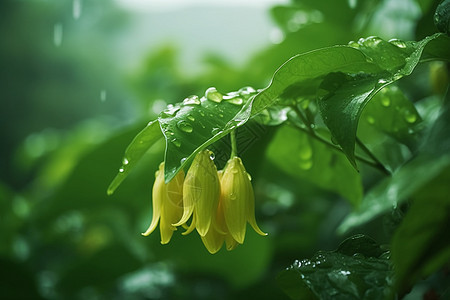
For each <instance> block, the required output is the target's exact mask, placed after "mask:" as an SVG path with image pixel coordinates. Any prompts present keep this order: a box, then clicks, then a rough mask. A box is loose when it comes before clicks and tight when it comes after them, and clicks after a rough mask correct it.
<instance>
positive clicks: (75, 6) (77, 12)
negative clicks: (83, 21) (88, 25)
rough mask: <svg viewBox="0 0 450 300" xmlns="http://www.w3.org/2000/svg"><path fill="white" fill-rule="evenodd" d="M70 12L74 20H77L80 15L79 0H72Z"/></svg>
mask: <svg viewBox="0 0 450 300" xmlns="http://www.w3.org/2000/svg"><path fill="white" fill-rule="evenodd" d="M72 14H73V18H74V19H75V20H78V19H79V18H80V16H81V0H73V6H72Z"/></svg>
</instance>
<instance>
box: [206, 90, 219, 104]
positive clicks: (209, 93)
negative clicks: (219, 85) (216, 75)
mask: <svg viewBox="0 0 450 300" xmlns="http://www.w3.org/2000/svg"><path fill="white" fill-rule="evenodd" d="M205 97H206V99H208V100H210V101H213V102H217V103H220V102H221V101H222V99H223V96H222V94H221V93H219V92H218V91H217V89H216V88H215V87H210V88H209V89H207V90H206V92H205Z"/></svg>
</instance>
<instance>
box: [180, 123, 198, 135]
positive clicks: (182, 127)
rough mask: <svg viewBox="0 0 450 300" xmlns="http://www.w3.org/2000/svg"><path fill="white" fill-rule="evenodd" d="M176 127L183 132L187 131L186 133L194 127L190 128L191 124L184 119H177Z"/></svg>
mask: <svg viewBox="0 0 450 300" xmlns="http://www.w3.org/2000/svg"><path fill="white" fill-rule="evenodd" d="M177 127H178V128H179V129H180V130H181V131H184V132H187V133H191V132H192V130H194V128H192V125H191V124H190V123H188V122H186V121H179V122H178V123H177Z"/></svg>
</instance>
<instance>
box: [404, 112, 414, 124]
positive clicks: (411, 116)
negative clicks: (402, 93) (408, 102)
mask: <svg viewBox="0 0 450 300" xmlns="http://www.w3.org/2000/svg"><path fill="white" fill-rule="evenodd" d="M404 117H405V121H406V122H408V123H414V122H416V121H417V116H416V115H415V114H414V113H412V112H410V111H409V110H407V111H406V112H405V115H404Z"/></svg>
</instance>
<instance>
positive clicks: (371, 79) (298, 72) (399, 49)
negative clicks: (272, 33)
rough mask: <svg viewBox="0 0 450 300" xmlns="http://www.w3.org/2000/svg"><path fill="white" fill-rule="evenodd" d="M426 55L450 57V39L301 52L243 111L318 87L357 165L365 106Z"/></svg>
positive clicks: (371, 42)
mask: <svg viewBox="0 0 450 300" xmlns="http://www.w3.org/2000/svg"><path fill="white" fill-rule="evenodd" d="M428 44H429V46H428V47H427V45H428ZM422 54H423V58H424V59H443V60H450V41H449V38H448V37H445V36H443V35H441V34H435V35H433V36H430V37H427V38H425V39H424V40H422V41H420V42H403V41H399V40H392V41H390V42H387V41H384V40H382V39H380V38H376V37H370V38H367V39H361V40H359V41H358V42H352V43H350V44H349V45H347V46H335V47H330V48H324V49H319V50H315V51H311V52H308V53H305V54H301V55H298V56H295V57H293V58H291V59H290V60H289V61H287V62H286V63H285V64H283V65H282V66H281V67H280V68H279V69H278V70H277V72H276V73H275V74H274V77H273V79H272V82H271V84H270V85H269V86H268V87H267V88H266V89H264V90H263V91H261V92H260V93H259V94H258V95H257V96H256V97H255V98H254V99H253V101H252V102H250V103H249V104H248V106H249V107H250V106H251V108H250V109H251V113H250V114H249V113H248V111H243V114H244V115H243V116H245V114H247V115H248V116H252V115H255V114H258V113H260V112H261V111H263V110H264V109H265V108H267V107H270V106H272V105H275V104H277V102H278V101H279V100H280V98H283V97H286V96H288V97H290V98H294V97H295V98H301V99H303V98H305V97H307V98H310V97H311V94H312V93H311V91H310V89H305V86H311V85H312V86H314V87H318V89H317V91H316V94H315V97H314V98H313V99H316V100H317V99H318V100H319V108H320V112H321V115H322V118H323V120H324V122H325V124H326V125H327V127H328V128H329V130H330V131H331V133H332V135H333V137H334V140H335V141H337V143H338V144H339V145H340V146H341V147H342V149H343V151H344V153H345V154H346V155H347V158H348V159H349V161H350V162H351V163H352V164H353V165H354V166H356V162H355V155H354V150H355V141H356V131H357V127H358V121H359V118H360V115H361V113H362V111H363V109H364V106H365V105H366V104H367V102H368V101H369V100H370V99H371V98H372V97H373V96H374V95H375V94H376V93H377V92H378V91H379V90H380V89H381V88H383V87H384V86H386V85H388V84H390V83H392V82H394V81H396V80H399V79H400V78H402V77H404V76H407V75H409V74H411V72H412V71H413V70H414V68H415V66H416V65H417V64H418V63H419V61H420V59H421V57H422Z"/></svg>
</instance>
